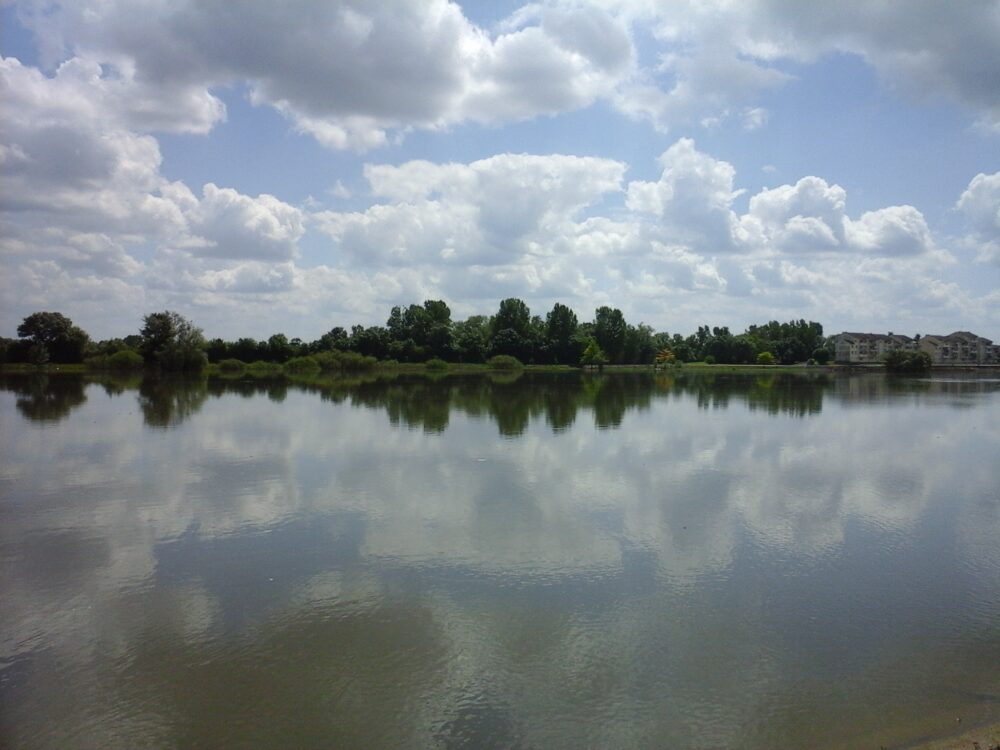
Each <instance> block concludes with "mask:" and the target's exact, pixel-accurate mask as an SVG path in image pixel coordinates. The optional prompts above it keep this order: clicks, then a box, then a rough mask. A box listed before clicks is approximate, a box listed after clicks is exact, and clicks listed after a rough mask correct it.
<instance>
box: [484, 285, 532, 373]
mask: <svg viewBox="0 0 1000 750" xmlns="http://www.w3.org/2000/svg"><path fill="white" fill-rule="evenodd" d="M489 352H490V354H491V355H493V356H496V355H498V354H506V355H508V356H511V357H517V358H518V359H519V360H521V361H522V362H530V361H531V360H532V355H533V354H534V352H533V347H532V331H531V310H529V309H528V306H527V305H526V304H524V302H523V301H522V300H519V299H517V298H516V297H509V298H507V299H505V300H502V301H501V302H500V308H499V309H498V310H497V314H496V315H494V316H493V318H492V320H490V341H489Z"/></svg>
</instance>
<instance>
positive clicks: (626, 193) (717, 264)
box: [0, 0, 1000, 340]
mask: <svg viewBox="0 0 1000 750" xmlns="http://www.w3.org/2000/svg"><path fill="white" fill-rule="evenodd" d="M0 32H2V39H0V52H2V55H3V64H2V68H0V76H2V79H3V83H2V87H0V97H2V110H0V111H2V114H0V177H2V181H3V188H2V191H0V258H2V264H3V271H4V272H3V274H2V280H0V296H2V299H0V329H2V331H0V333H2V334H3V335H12V334H13V332H14V329H15V328H16V326H17V324H18V322H19V321H20V320H21V319H22V318H23V317H24V316H25V315H27V314H29V313H30V312H33V311H36V310H59V311H61V312H63V313H65V314H67V315H69V316H70V317H71V318H73V320H74V321H75V322H77V323H78V324H80V325H82V326H83V327H84V328H85V329H87V330H88V331H90V332H91V334H92V335H93V336H95V337H98V338H103V337H109V336H121V335H126V334H128V333H132V332H135V331H136V330H137V329H138V328H139V326H140V324H141V318H142V315H143V314H145V313H148V312H152V311H155V310H162V309H175V310H177V311H178V312H181V313H182V314H184V315H186V316H188V317H190V318H192V319H193V320H194V321H195V322H196V323H197V324H198V325H200V326H201V327H202V328H204V330H205V332H206V334H207V335H209V336H223V337H227V338H233V337H237V336H254V337H257V338H264V337H267V336H269V335H271V334H272V333H275V332H284V333H287V334H288V335H289V336H300V337H302V338H306V339H310V338H315V337H317V336H319V335H320V334H322V333H323V332H325V331H327V330H329V329H330V328H332V327H333V326H336V325H343V326H349V325H351V324H353V323H365V324H373V323H383V322H384V321H385V318H386V317H387V316H388V312H389V309H390V308H391V307H392V306H393V305H396V304H402V305H405V304H409V303H412V302H421V301H423V300H424V299H437V298H442V299H445V300H446V301H447V302H448V303H449V304H450V305H451V307H452V310H453V317H454V318H456V319H460V318H464V317H466V316H468V315H471V314H480V313H484V314H488V313H491V312H494V311H495V310H496V307H497V304H498V302H499V300H500V299H502V298H504V297H507V296H517V297H521V298H522V299H524V300H526V301H527V302H528V304H529V305H530V307H531V308H532V311H533V312H534V313H537V314H542V315H544V314H545V312H546V311H548V310H549V309H551V307H552V304H553V303H554V302H556V301H561V302H564V303H566V304H568V305H570V306H571V307H573V308H574V309H575V310H576V311H577V313H578V314H579V315H580V317H581V319H585V320H586V319H590V318H591V317H592V315H593V310H594V308H596V307H597V306H599V305H602V304H611V305H614V306H618V307H620V308H621V309H622V310H623V311H624V312H625V315H626V317H627V318H628V320H629V321H630V322H634V323H638V322H640V321H642V322H646V323H649V324H650V325H652V326H653V327H654V328H656V329H657V330H668V331H670V332H682V333H687V332H690V331H692V330H693V329H694V328H695V327H696V326H697V325H700V324H703V323H708V324H710V325H729V326H730V327H731V328H733V329H734V330H743V328H744V327H745V326H746V325H748V324H750V323H753V322H762V321H766V320H769V319H779V320H788V319H792V318H807V319H813V320H819V321H821V322H823V323H824V325H825V326H826V328H827V331H828V332H831V333H832V332H836V331H839V330H845V329H847V330H872V331H884V330H895V331H897V332H907V333H910V334H912V333H917V332H920V333H945V332H950V331H952V330H956V329H970V330H973V331H976V332H978V333H980V334H983V335H986V336H989V337H991V338H993V339H994V340H997V339H1000V312H998V310H1000V2H997V1H996V0H990V1H989V2H985V1H983V2H966V3H961V4H957V5H954V4H943V3H939V2H929V1H928V2H920V1H915V2H910V3H899V2H878V1H876V0H856V2H837V3H832V2H831V3H808V4H806V3H802V4H798V3H784V2H780V1H779V0H748V2H741V3H730V2H722V1H721V0H720V1H719V2H690V1H689V2H682V1H679V0H678V1H671V2H666V1H665V2H651V1H650V0H618V1H616V2H602V3H596V2H595V3H589V2H578V1H574V2H551V3H539V4H529V5H522V4H518V3H474V4H454V3H447V2H440V1H429V2H412V3H400V2H388V1H386V2H382V1H381V0H364V1H362V0H356V1H353V2H351V1H345V2H333V3H329V2H323V3H314V2H299V3H288V4H274V3H270V2H259V3H258V2H245V3H240V4H230V3H200V2H190V3H188V2H178V1H176V0H175V1H168V0H143V1H142V2H135V1H134V0H102V2H96V0H94V2H90V1H89V0H80V1H79V2H75V3H72V4H64V5H60V4H58V3H56V4H53V3H50V2H48V0H45V1H44V2H43V1H42V0H38V2H14V3H10V4H5V5H3V6H2V7H0Z"/></svg>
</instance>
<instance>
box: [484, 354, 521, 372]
mask: <svg viewBox="0 0 1000 750" xmlns="http://www.w3.org/2000/svg"><path fill="white" fill-rule="evenodd" d="M486 366H487V367H489V368H490V369H491V370H522V369H524V363H523V362H521V360H519V359H518V358H517V357H512V356H510V355H509V354H497V355H496V356H493V357H490V358H489V359H488V360H486Z"/></svg>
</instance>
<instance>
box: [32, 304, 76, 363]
mask: <svg viewBox="0 0 1000 750" xmlns="http://www.w3.org/2000/svg"><path fill="white" fill-rule="evenodd" d="M17 335H18V336H20V337H21V338H22V339H25V340H26V341H27V344H28V351H29V352H30V353H31V356H30V359H31V360H33V361H35V362H36V363H38V364H42V363H44V362H55V363H58V364H70V363H78V362H82V361H83V355H84V352H85V351H86V349H87V344H88V343H89V342H90V337H89V336H87V334H86V333H85V332H84V330H83V329H82V328H80V327H78V326H75V325H73V321H72V320H70V319H69V318H67V317H66V316H65V315H63V314H62V313H57V312H36V313H32V314H31V315H29V316H28V317H26V318H25V319H24V320H23V321H22V322H21V325H19V326H18V327H17Z"/></svg>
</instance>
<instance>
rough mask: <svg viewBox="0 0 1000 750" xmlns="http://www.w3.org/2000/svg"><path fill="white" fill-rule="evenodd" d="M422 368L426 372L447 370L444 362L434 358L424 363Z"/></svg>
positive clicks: (446, 364)
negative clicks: (425, 369)
mask: <svg viewBox="0 0 1000 750" xmlns="http://www.w3.org/2000/svg"><path fill="white" fill-rule="evenodd" d="M424 367H426V368H427V369H428V370H447V369H448V363H447V362H445V361H444V360H443V359H441V358H440V357H434V358H433V359H429V360H427V361H426V362H424Z"/></svg>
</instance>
